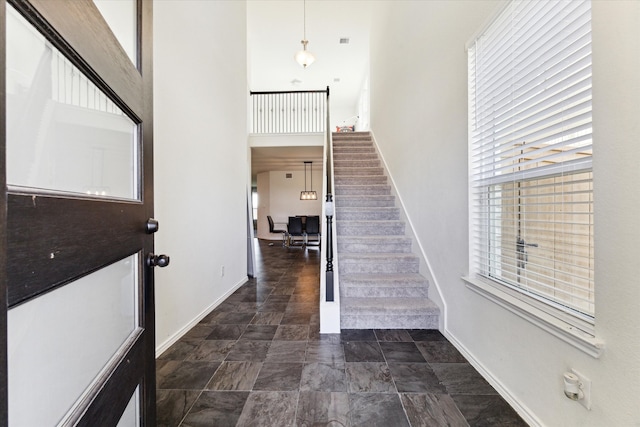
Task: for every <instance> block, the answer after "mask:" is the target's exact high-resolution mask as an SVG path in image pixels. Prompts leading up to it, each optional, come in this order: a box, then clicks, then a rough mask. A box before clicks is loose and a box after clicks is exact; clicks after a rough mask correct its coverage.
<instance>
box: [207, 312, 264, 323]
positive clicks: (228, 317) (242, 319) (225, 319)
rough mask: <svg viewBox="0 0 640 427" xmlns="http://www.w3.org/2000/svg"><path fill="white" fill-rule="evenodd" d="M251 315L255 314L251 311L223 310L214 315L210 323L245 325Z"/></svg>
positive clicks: (249, 320)
mask: <svg viewBox="0 0 640 427" xmlns="http://www.w3.org/2000/svg"><path fill="white" fill-rule="evenodd" d="M253 316H255V313H253V312H249V313H247V312H239V311H232V312H223V313H219V314H218V315H217V316H215V317H214V318H213V319H212V320H211V322H210V323H212V324H218V325H247V324H249V323H250V322H251V319H253Z"/></svg>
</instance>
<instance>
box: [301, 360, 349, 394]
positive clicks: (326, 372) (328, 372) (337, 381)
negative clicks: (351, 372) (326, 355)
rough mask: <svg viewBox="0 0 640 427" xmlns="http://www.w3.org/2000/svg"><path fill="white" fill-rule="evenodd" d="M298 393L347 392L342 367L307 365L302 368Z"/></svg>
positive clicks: (319, 364) (320, 364) (318, 364)
mask: <svg viewBox="0 0 640 427" xmlns="http://www.w3.org/2000/svg"><path fill="white" fill-rule="evenodd" d="M300 391H344V392H346V391H347V379H346V375H345V371H344V366H337V365H332V364H324V363H308V364H306V365H304V367H303V368H302V379H301V381H300Z"/></svg>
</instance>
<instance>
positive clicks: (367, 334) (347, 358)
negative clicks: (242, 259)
mask: <svg viewBox="0 0 640 427" xmlns="http://www.w3.org/2000/svg"><path fill="white" fill-rule="evenodd" d="M256 259H257V265H258V271H257V274H256V276H257V277H256V278H255V279H251V280H250V281H249V282H248V283H246V284H245V285H243V286H242V287H241V288H240V289H238V290H237V291H236V292H235V293H234V294H233V295H231V296H230V297H229V298H228V299H227V300H226V301H224V302H223V303H222V304H220V305H219V306H218V307H217V308H216V309H215V310H214V311H213V312H211V313H210V314H209V315H208V316H207V317H206V318H204V319H203V320H202V321H201V322H200V323H199V324H198V325H196V326H195V327H194V328H193V329H191V330H190V331H189V332H188V333H187V334H186V335H185V336H184V337H182V338H181V339H180V340H179V341H178V342H176V343H175V344H174V345H173V346H172V347H171V348H169V349H168V350H167V351H166V352H165V353H164V354H163V355H162V356H160V358H159V359H158V361H157V384H158V394H157V401H158V425H159V426H184V427H187V426H192V427H195V426H269V427H273V426H294V425H295V426H300V427H301V426H367V427H372V426H383V427H395V426H467V425H471V426H526V424H525V423H524V422H523V421H522V420H521V419H520V418H519V417H518V415H517V414H516V413H515V412H514V411H513V409H512V408H511V407H510V406H509V405H508V404H507V403H506V402H505V401H504V400H503V399H502V398H501V397H500V396H499V395H498V394H497V393H496V392H495V390H494V389H493V388H492V387H491V386H490V385H489V384H488V383H487V382H486V381H485V380H484V379H483V378H482V377H481V376H480V375H479V374H478V373H477V372H476V371H475V369H474V368H473V367H472V366H471V365H470V364H469V363H467V362H466V360H465V359H464V357H462V355H461V354H460V353H459V352H458V351H457V350H456V349H455V347H454V346H453V345H451V344H450V343H449V342H448V341H447V339H446V338H445V337H444V336H443V335H442V334H440V332H438V331H434V330H343V331H342V333H341V334H335V335H325V334H323V335H320V333H319V315H318V301H319V291H318V287H319V251H318V250H317V247H314V248H312V247H309V248H299V247H297V248H284V247H282V246H281V245H279V244H275V245H272V246H270V245H269V242H265V241H259V243H258V245H257V253H256Z"/></svg>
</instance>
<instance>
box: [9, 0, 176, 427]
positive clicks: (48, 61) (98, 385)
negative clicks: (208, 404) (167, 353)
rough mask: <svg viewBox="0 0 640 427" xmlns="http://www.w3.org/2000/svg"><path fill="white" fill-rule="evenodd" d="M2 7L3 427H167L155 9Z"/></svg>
mask: <svg viewBox="0 0 640 427" xmlns="http://www.w3.org/2000/svg"><path fill="white" fill-rule="evenodd" d="M1 3H2V4H1V6H0V14H1V15H2V16H0V22H2V24H0V25H2V26H3V29H2V32H1V33H2V35H3V36H4V40H5V41H6V42H5V43H4V45H3V46H2V50H3V54H2V61H3V64H2V67H0V68H1V69H2V77H1V78H0V81H1V82H0V85H2V86H3V88H4V90H3V91H2V93H3V97H2V98H3V99H2V119H3V120H2V122H1V123H0V125H1V126H2V129H0V131H2V135H3V136H5V137H3V138H2V150H0V151H1V152H2V156H3V157H2V159H4V160H5V161H2V162H1V164H0V169H1V174H0V175H1V178H0V179H2V180H5V181H6V189H7V190H6V192H3V194H2V197H3V198H4V201H6V211H5V210H4V209H3V210H2V212H0V221H1V224H0V225H1V227H2V232H3V233H5V235H6V244H5V243H4V242H2V243H0V251H1V253H0V254H3V255H5V256H3V257H1V258H2V263H1V264H0V274H1V275H2V277H0V279H2V285H3V286H6V298H7V301H6V302H7V307H8V309H7V312H6V317H4V315H5V313H3V315H2V318H0V323H2V322H4V321H5V320H6V323H7V328H6V340H4V339H3V340H2V341H3V342H2V345H3V346H4V345H5V343H6V347H3V348H4V350H2V351H0V356H4V354H5V353H4V352H5V350H6V356H7V366H8V369H7V371H5V372H2V371H1V370H4V366H5V365H4V364H2V363H0V365H2V367H3V368H0V381H2V382H3V383H4V384H2V385H5V384H6V386H3V387H0V389H1V390H2V391H7V394H8V396H6V395H5V396H0V398H2V402H0V403H2V404H4V405H3V406H2V408H1V409H2V410H0V417H2V418H0V425H6V424H8V425H25V426H28V425H34V426H45V425H58V424H64V425H90V426H98V425H100V426H112V425H113V426H115V425H122V426H129V425H149V426H151V425H155V357H154V351H155V342H154V340H155V338H154V334H155V331H154V321H155V319H154V294H153V271H152V267H151V266H150V264H151V265H153V264H157V263H160V264H161V265H162V264H164V263H165V262H166V260H165V259H163V258H157V257H155V258H154V257H153V256H152V253H153V233H154V232H155V230H156V229H157V227H156V223H155V222H154V221H153V220H151V219H152V218H153V167H152V160H153V152H152V145H153V141H152V138H153V120H152V118H153V112H152V55H151V36H152V34H151V31H152V27H151V19H152V2H151V1H143V0H137V1H136V0H121V1H117V2H110V3H111V5H104V4H103V5H102V6H103V7H111V6H116V9H117V7H120V10H116V9H113V8H111V9H103V8H101V5H100V1H96V2H95V3H94V2H93V1H92V0H8V1H6V2H5V1H3V0H2V1H1ZM107 12H108V13H107ZM123 28H124V30H123ZM3 188H4V186H3ZM1 201H2V200H0V202H1ZM3 206H5V205H4V204H3ZM0 237H2V236H0ZM0 291H2V289H0ZM0 294H3V295H4V293H3V292H0ZM1 327H2V325H1V324H0V328H1ZM0 362H1V361H0ZM7 409H8V411H7ZM7 412H8V415H7Z"/></svg>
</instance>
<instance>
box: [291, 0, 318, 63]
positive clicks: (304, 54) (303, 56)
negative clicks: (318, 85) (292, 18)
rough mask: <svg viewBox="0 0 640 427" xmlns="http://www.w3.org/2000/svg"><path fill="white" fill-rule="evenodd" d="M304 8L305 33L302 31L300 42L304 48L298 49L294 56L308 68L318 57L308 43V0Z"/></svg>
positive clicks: (303, 23) (304, 3)
mask: <svg viewBox="0 0 640 427" xmlns="http://www.w3.org/2000/svg"><path fill="white" fill-rule="evenodd" d="M303 8H304V9H303V16H302V18H303V21H302V25H303V33H302V40H301V41H300V43H302V50H300V51H298V52H297V53H296V54H295V55H294V58H295V60H296V62H297V63H298V64H300V65H302V67H303V68H307V67H308V66H309V65H311V64H313V61H315V60H316V57H315V56H313V54H312V53H311V52H309V51H308V50H307V44H309V40H307V2H306V0H304V2H303Z"/></svg>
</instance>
